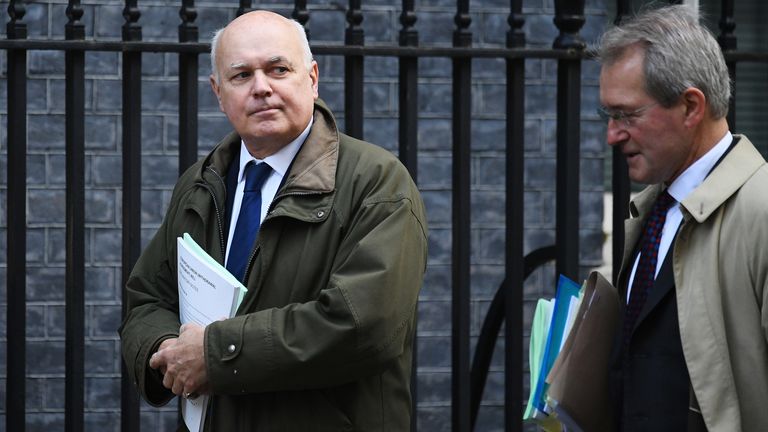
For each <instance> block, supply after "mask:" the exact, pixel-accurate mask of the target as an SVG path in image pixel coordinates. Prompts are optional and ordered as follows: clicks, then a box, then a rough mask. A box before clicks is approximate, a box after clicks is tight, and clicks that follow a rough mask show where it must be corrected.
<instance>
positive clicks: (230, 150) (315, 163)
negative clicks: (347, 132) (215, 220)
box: [195, 99, 339, 198]
mask: <svg viewBox="0 0 768 432" xmlns="http://www.w3.org/2000/svg"><path fill="white" fill-rule="evenodd" d="M314 116H315V121H314V124H313V125H312V129H311V131H310V133H309V136H308V137H307V139H306V141H305V142H304V144H303V145H302V146H301V149H300V150H299V153H298V154H297V155H296V158H295V159H294V161H293V163H292V165H291V168H290V170H289V172H288V173H287V177H286V179H285V181H284V186H283V187H282V188H281V190H280V191H279V192H278V195H285V194H291V193H328V192H332V191H333V190H334V189H335V187H336V167H337V163H338V154H339V131H338V128H337V126H336V120H335V119H334V117H333V114H332V113H331V111H330V109H329V108H328V107H327V106H326V104H325V102H323V101H322V100H321V99H318V100H316V101H315V112H314ZM240 142H241V138H240V136H239V135H238V134H237V132H231V133H229V134H228V135H227V136H225V137H224V139H222V140H221V141H220V142H219V143H218V144H217V145H216V147H215V148H214V149H213V150H212V151H211V153H209V154H208V156H206V158H205V160H204V161H203V163H202V164H201V165H200V169H199V171H198V172H197V173H196V174H195V181H196V182H199V181H202V182H205V183H207V184H209V185H213V186H214V187H215V188H217V189H218V185H221V187H222V190H221V191H220V192H221V193H222V195H223V194H224V193H225V190H224V181H223V179H224V177H225V176H226V173H227V171H228V170H229V166H230V164H231V163H233V161H234V162H236V157H237V155H238V152H239V149H240ZM276 198H277V197H276Z"/></svg>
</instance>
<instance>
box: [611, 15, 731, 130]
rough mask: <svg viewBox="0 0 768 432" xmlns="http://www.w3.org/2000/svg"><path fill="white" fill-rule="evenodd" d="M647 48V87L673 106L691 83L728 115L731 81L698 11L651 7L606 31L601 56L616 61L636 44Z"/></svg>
mask: <svg viewBox="0 0 768 432" xmlns="http://www.w3.org/2000/svg"><path fill="white" fill-rule="evenodd" d="M638 45H639V46H640V47H642V48H643V50H644V51H645V62H644V63H645V64H644V69H645V89H646V91H647V92H648V94H649V95H650V96H651V97H653V98H654V99H656V100H657V101H658V102H659V103H660V104H661V105H662V106H665V107H670V106H672V105H674V103H675V102H676V101H677V100H678V98H679V97H680V95H681V94H682V93H683V92H684V91H685V90H686V89H687V88H690V87H695V88H697V89H699V90H701V92H702V93H704V96H705V97H706V99H707V103H708V104H709V108H710V110H711V112H712V115H713V116H714V117H715V118H722V117H725V116H726V114H728V100H729V98H730V96H731V81H730V78H729V76H728V67H727V66H726V65H725V59H724V58H723V53H722V51H721V50H720V46H719V45H718V44H717V41H716V40H715V38H714V36H713V35H712V33H710V32H709V30H707V29H706V28H705V27H704V26H702V25H701V24H699V21H698V17H697V14H696V10H695V9H694V8H692V7H690V6H684V5H675V6H667V7H663V8H659V9H655V10H650V11H646V12H644V13H642V14H640V15H637V16H636V17H634V18H632V19H631V20H628V21H626V22H625V23H622V24H621V25H619V26H617V27H613V28H611V29H609V30H608V31H606V32H605V33H604V34H603V36H602V38H601V39H600V42H599V44H598V48H597V58H598V60H599V61H600V62H601V63H602V64H604V65H611V64H613V63H615V62H616V61H618V60H619V59H620V58H621V56H622V55H623V54H624V53H625V52H626V50H627V49H629V48H630V47H632V46H638Z"/></svg>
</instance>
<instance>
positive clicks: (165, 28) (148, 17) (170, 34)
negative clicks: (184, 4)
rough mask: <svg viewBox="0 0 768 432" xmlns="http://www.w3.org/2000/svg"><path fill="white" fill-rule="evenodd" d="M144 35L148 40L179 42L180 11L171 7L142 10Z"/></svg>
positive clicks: (152, 7)
mask: <svg viewBox="0 0 768 432" xmlns="http://www.w3.org/2000/svg"><path fill="white" fill-rule="evenodd" d="M141 22H142V25H143V27H142V35H143V37H144V38H145V39H147V40H165V41H177V40H178V26H179V24H181V18H179V9H178V6H176V7H169V6H149V7H146V8H142V13H141Z"/></svg>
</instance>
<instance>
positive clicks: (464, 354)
mask: <svg viewBox="0 0 768 432" xmlns="http://www.w3.org/2000/svg"><path fill="white" fill-rule="evenodd" d="M456 5H457V10H456V15H455V16H454V22H455V23H456V29H455V30H454V32H453V46H454V47H462V48H465V47H469V46H471V45H472V33H471V32H470V31H469V30H468V29H469V25H470V24H471V22H472V19H471V18H470V15H469V0H458V1H457V3H456ZM471 86H472V59H471V58H454V59H453V217H452V231H453V237H452V264H453V265H452V267H453V268H452V271H453V294H452V297H453V298H452V309H453V310H452V356H451V358H452V362H451V377H452V382H451V383H452V391H451V418H452V423H453V430H454V431H469V430H470V423H471V398H470V395H471V388H470V381H469V377H470V370H471V365H470V361H469V345H470V340H469V327H470V301H471V299H470V289H469V266H470V248H471V240H470V229H471V227H470V210H471V205H470V183H471V171H470V166H471V152H470V141H471V125H472V123H471V121H472V87H471Z"/></svg>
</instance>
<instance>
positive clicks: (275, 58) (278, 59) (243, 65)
mask: <svg viewBox="0 0 768 432" xmlns="http://www.w3.org/2000/svg"><path fill="white" fill-rule="evenodd" d="M277 63H286V64H288V66H290V67H291V69H293V63H291V61H290V60H288V59H287V58H286V57H283V56H273V57H270V58H269V59H267V61H266V64H267V65H273V64H277ZM249 66H250V63H249V62H244V61H243V62H235V63H230V64H229V68H230V69H246V68H248V67H249Z"/></svg>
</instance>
